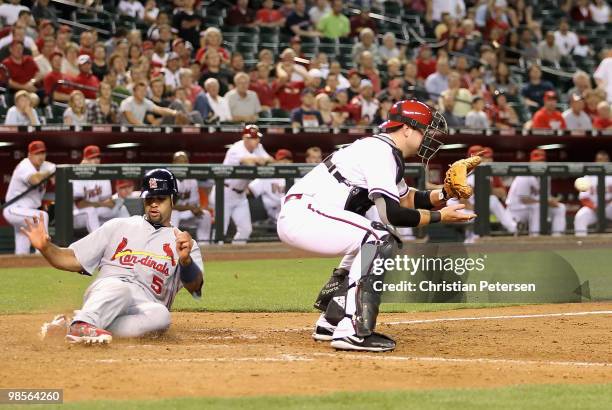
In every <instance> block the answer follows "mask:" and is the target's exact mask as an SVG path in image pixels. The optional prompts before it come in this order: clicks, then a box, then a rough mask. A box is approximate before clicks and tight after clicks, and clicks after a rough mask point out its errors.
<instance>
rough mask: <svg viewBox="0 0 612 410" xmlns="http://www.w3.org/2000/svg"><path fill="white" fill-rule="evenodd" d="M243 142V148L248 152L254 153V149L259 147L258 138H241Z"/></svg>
mask: <svg viewBox="0 0 612 410" xmlns="http://www.w3.org/2000/svg"><path fill="white" fill-rule="evenodd" d="M242 139H243V141H244V146H245V147H246V149H247V150H248V151H249V152H253V151H255V148H257V146H258V145H259V138H248V137H242Z"/></svg>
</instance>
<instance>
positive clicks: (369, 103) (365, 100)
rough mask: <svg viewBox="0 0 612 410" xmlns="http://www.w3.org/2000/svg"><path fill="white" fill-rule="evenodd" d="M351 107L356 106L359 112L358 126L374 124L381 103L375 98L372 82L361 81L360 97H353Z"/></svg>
mask: <svg viewBox="0 0 612 410" xmlns="http://www.w3.org/2000/svg"><path fill="white" fill-rule="evenodd" d="M351 105H353V106H355V110H356V112H357V116H356V118H355V120H356V122H357V125H370V124H372V122H373V121H374V117H375V116H376V113H377V112H378V108H379V106H380V103H379V101H378V100H377V99H376V98H374V87H373V86H372V82H371V81H370V80H361V84H360V87H359V95H357V96H355V97H353V99H352V100H351Z"/></svg>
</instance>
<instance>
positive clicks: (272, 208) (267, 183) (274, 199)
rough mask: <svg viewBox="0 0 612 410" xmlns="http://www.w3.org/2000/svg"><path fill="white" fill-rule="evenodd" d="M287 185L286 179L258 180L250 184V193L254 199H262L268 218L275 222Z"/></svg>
mask: <svg viewBox="0 0 612 410" xmlns="http://www.w3.org/2000/svg"><path fill="white" fill-rule="evenodd" d="M285 183H286V180H285V179H284V178H258V179H254V180H253V181H251V183H250V184H249V191H251V193H252V194H253V196H254V197H256V198H257V197H261V200H262V202H263V205H264V208H265V209H266V213H267V214H268V217H269V218H270V219H273V220H275V221H276V220H277V219H278V214H279V213H280V208H281V200H282V199H283V197H284V196H285Z"/></svg>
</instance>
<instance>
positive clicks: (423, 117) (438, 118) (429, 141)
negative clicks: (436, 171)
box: [380, 100, 448, 161]
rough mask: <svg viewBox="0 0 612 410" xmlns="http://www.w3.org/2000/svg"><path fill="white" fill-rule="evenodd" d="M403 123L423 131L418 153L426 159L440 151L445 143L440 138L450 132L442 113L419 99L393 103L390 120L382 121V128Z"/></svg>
mask: <svg viewBox="0 0 612 410" xmlns="http://www.w3.org/2000/svg"><path fill="white" fill-rule="evenodd" d="M402 125H407V126H409V127H410V128H414V129H416V130H419V131H421V132H422V133H423V141H422V142H421V145H420V146H419V150H418V152H417V155H418V156H419V157H421V158H422V159H423V160H425V161H429V160H430V159H431V158H432V157H433V156H434V155H435V154H436V152H438V150H439V149H440V147H441V146H442V145H443V142H442V141H440V138H443V137H444V136H445V135H447V134H448V126H447V125H446V120H445V119H444V117H443V116H442V114H440V113H439V112H438V111H435V110H433V109H432V108H431V107H429V106H428V105H427V104H425V103H422V102H420V101H417V100H404V101H398V102H396V103H395V104H393V107H391V109H390V110H389V117H388V120H387V121H385V122H384V123H382V124H381V125H380V128H382V129H383V130H386V129H388V128H393V127H399V126H402Z"/></svg>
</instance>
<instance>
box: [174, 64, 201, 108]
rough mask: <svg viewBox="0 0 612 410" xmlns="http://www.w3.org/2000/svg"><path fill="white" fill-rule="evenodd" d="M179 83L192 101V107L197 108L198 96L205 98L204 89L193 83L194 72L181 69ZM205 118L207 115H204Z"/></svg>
mask: <svg viewBox="0 0 612 410" xmlns="http://www.w3.org/2000/svg"><path fill="white" fill-rule="evenodd" d="M179 82H180V84H181V87H183V88H184V89H185V92H186V93H187V99H188V100H189V101H191V105H192V106H193V107H195V106H196V99H197V98H198V96H200V95H202V97H204V89H203V88H202V87H200V85H199V84H198V83H196V82H194V81H193V72H192V71H191V69H189V68H181V69H180V70H179ZM203 117H204V118H206V116H205V115H203Z"/></svg>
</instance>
